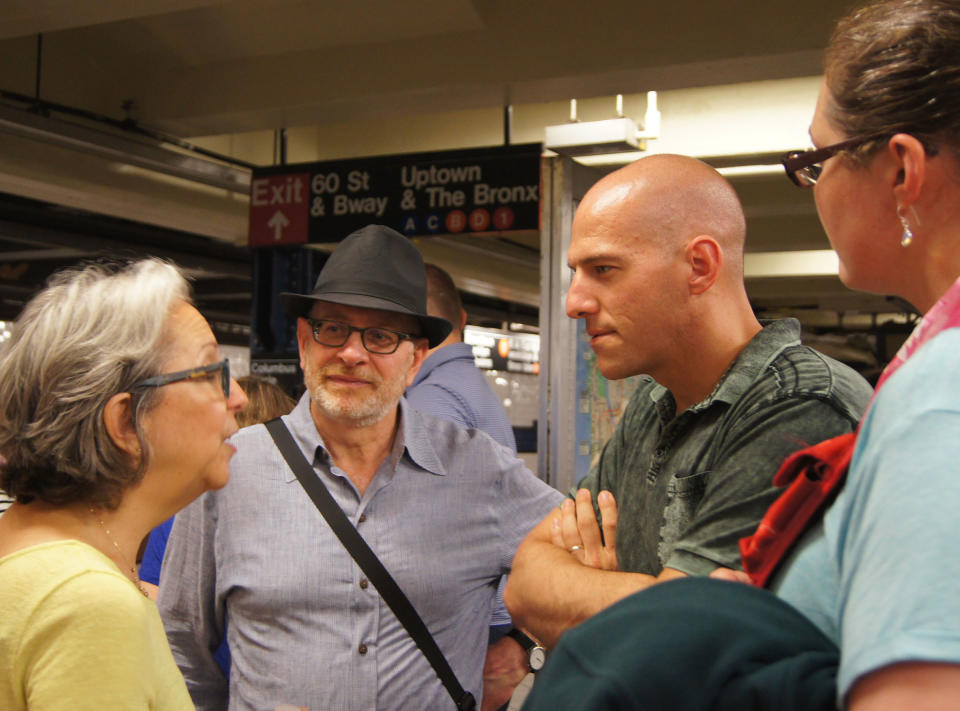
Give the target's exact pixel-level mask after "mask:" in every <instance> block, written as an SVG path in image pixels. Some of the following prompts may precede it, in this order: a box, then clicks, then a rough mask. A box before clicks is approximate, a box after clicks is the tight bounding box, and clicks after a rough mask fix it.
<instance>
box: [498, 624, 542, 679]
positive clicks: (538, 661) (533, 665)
mask: <svg viewBox="0 0 960 711" xmlns="http://www.w3.org/2000/svg"><path fill="white" fill-rule="evenodd" d="M507 637H513V638H514V639H515V640H517V642H518V643H519V644H520V646H521V647H523V648H524V649H525V650H526V652H527V662H528V663H529V664H530V671H532V672H538V671H540V670H541V669H543V665H544V664H545V663H546V661H547V650H546V649H544V648H543V647H542V646H541V645H540V643H539V642H536V641H534V640H532V639H530V638H529V637H527V635H525V634H524V633H523V632H521V631H520V630H518V629H517V628H516V627H514V628H513V629H512V630H510V631H509V632H507Z"/></svg>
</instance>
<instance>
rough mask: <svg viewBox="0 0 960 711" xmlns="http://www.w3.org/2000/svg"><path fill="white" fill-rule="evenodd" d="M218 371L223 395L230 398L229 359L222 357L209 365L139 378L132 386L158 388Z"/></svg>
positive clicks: (206, 376)
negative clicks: (143, 378) (217, 361)
mask: <svg viewBox="0 0 960 711" xmlns="http://www.w3.org/2000/svg"><path fill="white" fill-rule="evenodd" d="M217 371H219V372H220V387H221V388H222V389H223V396H224V397H225V398H228V399H229V398H230V359H229V358H224V359H223V360H221V361H220V362H219V363H211V364H210V365H201V366H199V367H197V368H190V369H189V370H178V371H177V372H176V373H164V374H163V375H154V376H153V377H152V378H147V379H146V380H141V381H140V382H139V383H137V384H136V385H134V386H133V387H134V388H159V387H161V386H163V385H169V384H170V383H179V382H180V381H181V380H200V379H202V378H209V377H210V376H211V375H213V374H214V373H216V372H217Z"/></svg>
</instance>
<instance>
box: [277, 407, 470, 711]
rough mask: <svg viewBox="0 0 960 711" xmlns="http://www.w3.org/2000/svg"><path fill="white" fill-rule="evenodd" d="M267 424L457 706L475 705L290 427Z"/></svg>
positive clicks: (464, 708)
mask: <svg viewBox="0 0 960 711" xmlns="http://www.w3.org/2000/svg"><path fill="white" fill-rule="evenodd" d="M266 427H267V431H268V432H269V433H270V436H271V437H273V441H274V442H275V443H276V445H277V449H279V450H280V453H281V454H282V455H283V458H284V459H285V460H287V465H288V466H289V467H290V469H292V470H293V473H294V474H296V475H297V479H299V480H300V484H301V485H302V486H303V488H304V489H305V490H306V492H307V494H308V495H309V496H310V498H311V499H313V503H314V504H316V506H317V509H319V511H320V513H321V514H323V517H324V518H325V519H326V521H327V523H328V524H329V526H330V528H331V529H332V530H333V532H334V533H335V534H336V535H337V538H339V539H340V542H341V543H343V545H344V547H345V548H346V549H347V551H348V552H349V553H350V555H351V556H353V559H354V560H355V561H356V562H357V564H358V565H359V566H360V569H361V570H362V571H363V572H364V574H365V575H366V576H367V578H368V579H369V580H370V582H372V583H373V584H374V586H375V587H376V588H377V590H378V591H379V592H380V594H381V595H382V596H383V599H384V601H385V602H386V603H387V605H388V606H389V607H390V609H391V610H393V614H394V615H396V617H397V619H398V620H400V623H401V624H402V625H403V626H404V628H405V629H406V630H407V632H408V633H409V634H410V636H411V637H412V638H413V641H414V642H416V643H417V646H418V647H419V648H420V651H421V652H423V655H424V656H425V657H426V658H427V661H429V662H430V664H431V666H433V669H434V671H435V672H436V673H437V676H438V677H440V681H441V682H443V685H444V687H446V689H447V691H448V692H449V693H450V696H451V698H452V699H453V701H454V703H455V704H456V705H457V708H458V709H460V711H473V710H474V709H476V707H477V702H476V699H474V698H473V694H471V693H470V692H468V691H464V689H463V687H462V686H461V685H460V682H459V681H458V680H457V676H456V674H454V673H453V669H451V668H450V664H449V663H448V662H447V659H446V657H444V656H443V652H441V651H440V647H438V646H437V643H436V641H435V640H434V639H433V636H432V635H431V634H430V630H428V629H427V626H426V625H425V624H424V623H423V620H422V619H420V615H419V614H417V611H416V609H414V607H413V605H412V604H411V603H410V600H408V599H407V596H406V595H404V594H403V590H401V589H400V586H399V585H397V582H396V581H395V580H394V579H393V577H392V576H391V575H390V573H389V572H388V571H387V569H386V568H384V567H383V563H381V562H380V559H379V558H377V554H376V553H374V552H373V551H372V550H371V549H370V546H368V545H367V542H366V541H364V540H363V536H361V535H360V533H359V532H358V531H357V529H356V528H354V526H353V524H352V523H350V519H348V518H347V515H346V514H345V513H343V509H341V508H340V506H339V505H338V504H337V502H336V501H334V499H333V496H331V495H330V492H329V491H327V487H326V486H324V484H323V481H321V480H320V477H318V476H317V473H316V472H315V471H314V470H313V467H312V466H311V465H310V463H309V462H308V461H307V458H306V457H304V456H303V452H301V451H300V447H298V446H297V443H296V442H295V441H294V439H293V435H291V434H290V430H288V429H287V426H286V425H285V424H284V423H283V421H282V420H281V419H280V418H279V417H278V418H277V419H275V420H270V421H269V422H267V423H266Z"/></svg>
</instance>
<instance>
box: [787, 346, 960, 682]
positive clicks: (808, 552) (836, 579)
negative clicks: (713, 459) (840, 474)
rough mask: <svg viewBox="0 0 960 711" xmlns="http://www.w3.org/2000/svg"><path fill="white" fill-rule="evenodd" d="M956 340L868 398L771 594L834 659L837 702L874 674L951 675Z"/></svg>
mask: <svg viewBox="0 0 960 711" xmlns="http://www.w3.org/2000/svg"><path fill="white" fill-rule="evenodd" d="M958 512H960V329H958V328H954V329H948V330H946V331H943V332H942V333H940V334H939V335H937V336H936V337H934V338H933V339H932V340H931V341H929V342H928V343H926V344H925V345H923V346H922V347H921V348H920V349H919V350H918V351H917V352H916V353H915V354H914V356H913V357H912V358H910V359H909V360H908V361H907V362H906V363H905V364H904V365H903V366H902V367H901V368H900V369H899V370H898V371H897V372H896V373H895V374H894V375H893V376H891V377H890V379H889V380H888V381H887V382H886V383H885V384H884V385H883V387H882V388H881V389H880V391H879V392H878V394H877V397H876V400H875V401H874V403H873V405H872V406H871V407H870V409H869V411H868V413H867V415H866V418H865V419H864V422H863V426H862V428H861V431H860V435H859V438H858V441H857V447H856V450H855V451H854V455H853V460H852V462H851V466H850V473H849V475H848V480H847V483H846V485H845V486H844V488H843V490H842V491H841V492H840V494H839V495H838V497H837V500H836V501H835V502H834V504H833V505H832V506H831V507H830V509H829V510H828V511H827V513H826V515H825V516H824V518H823V522H822V525H821V526H818V527H817V528H816V529H812V530H811V531H810V532H808V533H807V534H806V536H805V537H804V539H803V540H802V541H801V543H800V545H799V546H798V547H797V549H796V550H795V551H794V552H793V554H792V555H791V557H790V558H789V559H788V560H787V561H785V563H784V566H783V572H782V573H781V574H780V575H779V576H778V577H777V579H775V580H774V581H773V590H774V591H775V592H776V593H777V594H778V595H780V596H781V597H782V598H783V599H784V600H786V601H787V602H790V603H792V604H793V605H794V606H795V607H797V608H798V609H799V610H800V611H801V612H803V613H804V614H806V615H807V617H808V618H809V619H810V620H812V621H813V622H814V623H815V624H816V625H817V626H818V627H820V628H821V629H822V630H823V631H824V632H825V633H826V634H827V636H829V637H830V638H831V639H833V640H834V641H836V643H837V645H838V646H839V647H840V651H841V662H840V673H839V676H838V680H837V681H838V688H837V691H838V698H839V699H841V700H842V699H843V698H844V697H845V696H846V694H847V693H848V692H849V691H850V689H851V687H852V686H853V684H854V682H855V681H856V680H857V679H858V678H859V677H861V676H863V675H865V674H868V673H869V672H871V671H874V670H876V669H879V668H880V667H883V666H886V665H889V664H895V663H897V662H904V661H911V660H912V661H918V660H923V661H947V662H956V663H960V555H957V542H958V541H960V513H958Z"/></svg>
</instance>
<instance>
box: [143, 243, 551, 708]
mask: <svg viewBox="0 0 960 711" xmlns="http://www.w3.org/2000/svg"><path fill="white" fill-rule="evenodd" d="M281 298H282V300H283V303H284V306H285V308H287V310H288V311H289V312H290V313H291V314H292V315H295V316H296V317H297V340H298V343H299V349H300V364H301V367H302V368H303V372H304V382H305V384H306V388H307V390H306V392H305V393H304V395H303V397H302V398H301V400H300V402H299V404H298V405H297V407H296V408H295V409H294V410H293V411H292V412H291V413H290V414H289V415H286V416H284V417H283V418H281V420H279V421H274V423H269V424H268V425H267V426H264V425H255V426H253V427H249V428H246V429H244V430H241V431H240V432H239V433H238V434H237V435H235V436H234V438H233V440H232V441H233V444H235V445H236V447H237V454H236V455H235V456H234V458H233V460H232V462H231V479H230V482H229V484H228V485H227V486H226V487H224V488H223V489H222V490H220V491H218V492H216V495H212V496H205V497H203V498H201V499H199V500H198V501H197V502H195V504H196V505H193V506H191V507H189V508H188V509H186V510H185V511H183V512H181V513H180V514H178V516H177V519H176V523H175V525H174V528H173V532H172V533H171V536H170V543H169V546H168V548H167V554H166V558H165V561H164V572H163V577H162V578H161V583H160V596H159V602H158V604H159V607H160V612H161V615H162V617H163V620H164V625H165V626H166V629H167V635H168V638H169V640H170V644H171V648H172V649H173V652H174V657H175V659H176V661H177V663H178V664H179V665H180V668H181V670H182V671H183V674H184V677H185V678H186V680H187V685H188V688H189V689H190V693H191V695H192V697H193V700H194V703H195V704H196V706H197V708H198V709H199V710H200V711H204V710H206V709H224V708H229V709H230V710H231V711H235V710H239V709H257V710H258V711H259V710H260V709H273V708H275V707H276V706H278V705H280V704H293V705H294V706H295V707H306V708H309V709H311V710H312V711H321V710H324V709H331V710H332V709H364V710H366V709H410V708H416V709H445V708H450V709H453V708H471V706H470V704H471V696H472V697H474V698H475V699H477V700H479V699H480V695H481V686H482V680H481V676H482V669H483V662H484V656H485V652H486V646H487V644H486V643H487V634H488V632H487V625H488V622H489V619H490V607H491V604H492V603H493V599H494V594H495V592H496V585H497V581H498V580H499V578H500V577H501V576H502V575H503V574H505V573H506V572H508V571H509V568H510V563H511V560H512V558H513V554H514V551H515V550H516V548H517V546H518V545H519V543H520V541H521V540H522V539H523V537H524V536H525V535H526V533H527V532H528V531H529V530H530V529H531V528H533V526H534V525H536V523H537V522H538V521H539V520H540V519H542V518H543V517H544V516H545V515H546V514H547V512H549V511H550V510H551V509H553V508H554V507H556V506H557V504H558V503H559V501H560V500H561V499H562V496H561V495H560V494H559V492H557V491H555V490H554V489H552V488H550V487H549V486H548V485H547V484H545V483H544V482H542V481H540V480H539V479H537V478H536V477H535V476H534V475H533V474H532V473H531V472H529V470H527V469H525V468H524V467H523V465H522V463H521V462H520V461H519V460H517V459H516V458H515V456H513V455H512V454H511V453H510V452H509V451H508V450H505V449H504V448H503V447H501V446H499V445H497V444H496V443H495V442H494V441H493V440H492V439H491V438H490V437H489V436H488V435H486V434H484V433H482V432H480V431H477V430H467V429H462V428H460V427H458V426H456V425H455V424H453V423H450V422H448V421H445V420H440V419H436V418H433V417H430V416H429V415H425V414H422V413H420V412H417V411H416V410H414V409H412V408H410V407H408V406H407V404H406V402H405V401H404V399H403V397H402V395H403V392H404V390H405V388H406V387H407V386H408V385H409V384H410V383H411V382H412V381H413V378H414V377H415V375H416V373H417V370H418V368H419V367H420V364H421V363H422V361H423V359H424V357H425V355H426V353H427V350H428V348H430V347H432V346H434V345H436V344H438V343H440V342H441V341H443V339H444V338H445V337H446V335H447V334H448V333H449V331H450V328H451V325H450V323H449V322H448V321H446V320H444V319H441V318H436V317H432V316H429V315H428V314H427V310H426V287H425V278H424V266H423V260H422V258H421V257H420V254H419V252H418V251H417V249H416V248H415V247H414V246H413V244H412V243H411V242H410V241H409V240H408V239H406V238H405V237H403V236H402V235H400V234H398V233H397V232H394V231H393V230H391V229H389V228H387V227H383V226H379V225H371V226H368V227H365V228H363V229H361V230H359V231H357V232H355V233H353V234H352V235H350V236H349V237H347V238H346V239H345V240H344V241H343V242H342V243H341V244H340V245H339V246H338V248H337V249H336V250H335V251H334V252H333V254H332V255H331V256H330V258H329V260H328V261H327V263H326V265H325V266H324V268H323V270H322V272H321V273H320V276H319V278H318V279H317V283H316V286H315V287H314V290H313V292H312V293H310V294H307V295H302V294H290V293H286V294H283V295H281ZM278 423H282V425H281V424H278ZM291 436H292V439H285V437H291ZM298 479H299V481H298ZM318 488H319V490H320V491H319V492H318ZM305 489H306V491H305ZM308 492H310V495H309V496H308ZM326 492H329V494H327V493H326ZM324 497H327V498H328V499H332V501H331V502H329V503H328V504H324V503H322V502H323V500H324ZM315 502H320V503H316V504H315ZM325 506H326V507H330V506H332V508H333V509H335V510H334V511H332V512H331V511H329V510H328V511H324V513H323V514H322V515H321V511H318V508H319V509H321V510H323V508H324V507H325ZM338 513H339V514H340V516H342V517H343V519H342V521H341V523H337V514H338ZM331 522H332V523H331ZM344 523H345V527H346V528H347V529H350V530H348V531H347V532H346V533H343V534H342V536H343V537H342V538H338V536H340V535H341V534H340V533H336V534H335V530H338V529H339V527H341V526H342V525H344ZM351 531H352V534H351ZM356 533H359V536H360V537H362V539H363V541H365V543H366V545H368V546H369V552H370V553H372V555H373V556H374V557H375V558H378V559H379V562H380V563H382V566H383V568H385V570H386V573H387V575H388V577H392V578H393V580H394V581H395V582H396V584H397V586H398V587H399V591H400V592H399V594H398V593H397V592H396V591H393V592H391V591H389V587H388V586H389V583H388V582H384V580H383V578H382V572H377V571H376V570H374V564H371V563H370V562H369V561H365V560H364V558H363V554H359V555H354V553H355V552H356V549H357V548H358V547H360V546H362V545H363V544H362V543H357V542H356V541H351V539H350V536H351V535H353V536H355V535H356ZM341 540H344V541H346V543H342V542H341ZM348 546H349V547H350V550H349V551H348ZM357 560H362V561H364V562H363V563H362V565H361V564H360V563H358V562H356V561H357ZM398 596H399V597H405V598H406V599H407V600H408V601H409V604H410V605H412V608H413V610H414V612H413V615H412V617H411V615H410V614H409V612H403V611H400V612H395V610H402V608H403V602H402V601H401V602H399V603H398V602H397V598H398ZM418 621H422V623H420V624H421V625H422V626H423V627H425V630H426V634H424V630H422V629H418ZM411 629H413V630H414V631H413V633H412V634H413V635H414V636H415V637H416V641H415V639H414V636H412V635H411V632H410V631H409V630H411ZM224 635H226V638H227V641H228V644H229V646H230V651H231V655H232V664H231V669H230V674H229V684H228V682H227V679H225V678H224V676H223V674H222V673H220V671H219V670H218V669H217V667H216V664H215V663H214V662H213V657H212V653H211V651H210V650H212V649H215V648H216V646H217V644H218V643H219V641H220V639H221V638H222V637H223V636H224ZM425 637H426V639H425ZM434 644H435V647H434V648H431V645H434ZM421 650H428V651H421ZM428 655H429V658H428ZM438 655H439V658H440V659H439V660H438V658H437V657H438ZM445 665H446V667H445ZM441 679H443V681H441ZM455 699H456V700H455Z"/></svg>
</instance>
